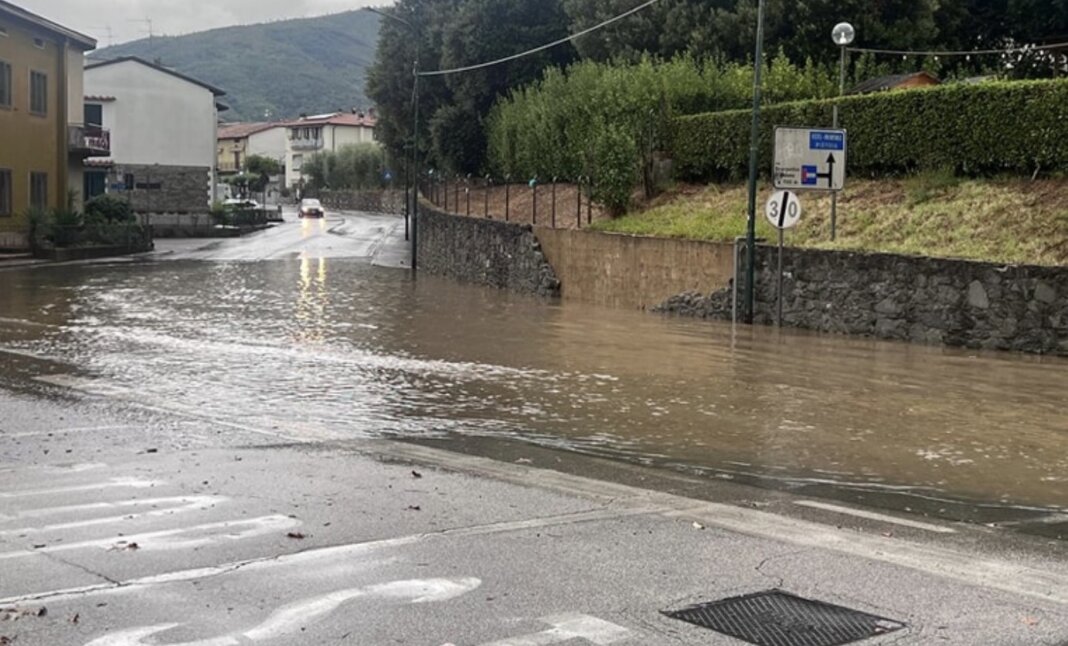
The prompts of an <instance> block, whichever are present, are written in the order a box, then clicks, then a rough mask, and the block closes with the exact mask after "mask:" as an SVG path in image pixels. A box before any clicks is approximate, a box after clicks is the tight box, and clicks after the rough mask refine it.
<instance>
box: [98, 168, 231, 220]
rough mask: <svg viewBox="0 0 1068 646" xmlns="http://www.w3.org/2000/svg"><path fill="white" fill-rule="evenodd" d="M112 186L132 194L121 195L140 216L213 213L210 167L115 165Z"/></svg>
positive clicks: (110, 181)
mask: <svg viewBox="0 0 1068 646" xmlns="http://www.w3.org/2000/svg"><path fill="white" fill-rule="evenodd" d="M107 183H108V185H109V186H114V185H118V184H122V185H124V186H130V185H132V186H133V189H132V190H124V191H123V192H121V193H119V195H120V196H121V197H124V198H126V199H128V200H129V201H130V206H131V207H133V210H134V211H135V212H137V213H203V214H207V213H208V212H209V211H210V210H211V169H210V168H208V167H207V166H204V167H200V166H161V165H155V164H153V165H147V166H146V165H137V164H116V165H115V166H114V167H112V168H111V169H110V170H109V172H108V178H107Z"/></svg>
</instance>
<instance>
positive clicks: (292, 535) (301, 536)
mask: <svg viewBox="0 0 1068 646" xmlns="http://www.w3.org/2000/svg"><path fill="white" fill-rule="evenodd" d="M286 538H292V539H295V540H298V541H302V540H304V539H305V538H306V537H305V536H304V534H302V533H300V532H289V533H288V534H286Z"/></svg>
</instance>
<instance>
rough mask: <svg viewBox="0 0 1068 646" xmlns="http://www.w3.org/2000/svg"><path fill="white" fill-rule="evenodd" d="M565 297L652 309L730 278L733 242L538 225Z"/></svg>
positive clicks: (546, 254)
mask: <svg viewBox="0 0 1068 646" xmlns="http://www.w3.org/2000/svg"><path fill="white" fill-rule="evenodd" d="M535 234H536V235H537V237H538V240H539V241H540V242H541V245H542V250H543V251H544V252H545V256H546V258H548V259H549V264H551V265H552V267H553V269H554V270H555V271H556V275H557V276H558V277H559V278H560V283H561V288H560V289H561V295H562V296H563V297H564V298H567V299H574V300H580V301H586V302H589V303H596V304H598V305H607V306H610V307H623V308H630V309H635V308H637V309H645V308H652V307H655V306H656V305H659V304H660V303H662V302H664V301H665V300H667V299H668V298H669V297H671V296H673V295H675V294H678V293H680V292H684V291H691V290H692V291H707V290H708V289H709V286H711V285H720V284H723V283H725V282H726V281H728V280H729V279H730V277H731V275H732V274H731V272H732V266H733V265H732V253H733V247H732V246H731V245H729V244H717V243H709V242H697V241H693V240H673V239H668V238H648V237H639V236H629V235H616V234H606V233H597V232H594V231H576V230H572V229H547V228H537V229H535Z"/></svg>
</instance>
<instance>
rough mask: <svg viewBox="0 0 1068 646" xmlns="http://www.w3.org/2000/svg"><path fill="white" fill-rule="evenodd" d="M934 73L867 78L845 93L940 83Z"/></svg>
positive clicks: (881, 90) (861, 92)
mask: <svg viewBox="0 0 1068 646" xmlns="http://www.w3.org/2000/svg"><path fill="white" fill-rule="evenodd" d="M940 84H941V81H939V80H938V77H936V76H935V75H934V74H931V73H929V72H913V73H912V74H892V75H890V76H880V77H878V78H873V79H868V80H867V81H864V82H863V83H859V84H857V86H856V87H854V88H853V89H851V90H849V92H847V93H846V94H872V93H873V92H887V91H889V90H909V89H912V88H918V87H930V86H932V85H940Z"/></svg>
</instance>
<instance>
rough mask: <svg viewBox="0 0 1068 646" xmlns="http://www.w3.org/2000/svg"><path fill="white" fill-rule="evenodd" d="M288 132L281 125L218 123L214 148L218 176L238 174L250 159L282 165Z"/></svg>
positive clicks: (284, 158) (283, 163)
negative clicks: (265, 159)
mask: <svg viewBox="0 0 1068 646" xmlns="http://www.w3.org/2000/svg"><path fill="white" fill-rule="evenodd" d="M286 138H287V131H286V127H285V125H284V124H281V123H269V122H260V123H223V124H219V144H218V147H217V153H218V162H217V167H218V169H219V174H221V175H227V174H230V173H240V172H241V171H243V170H245V165H246V164H247V163H248V158H249V157H266V158H268V159H273V160H274V161H276V162H278V166H279V167H281V166H284V165H285V161H286Z"/></svg>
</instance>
